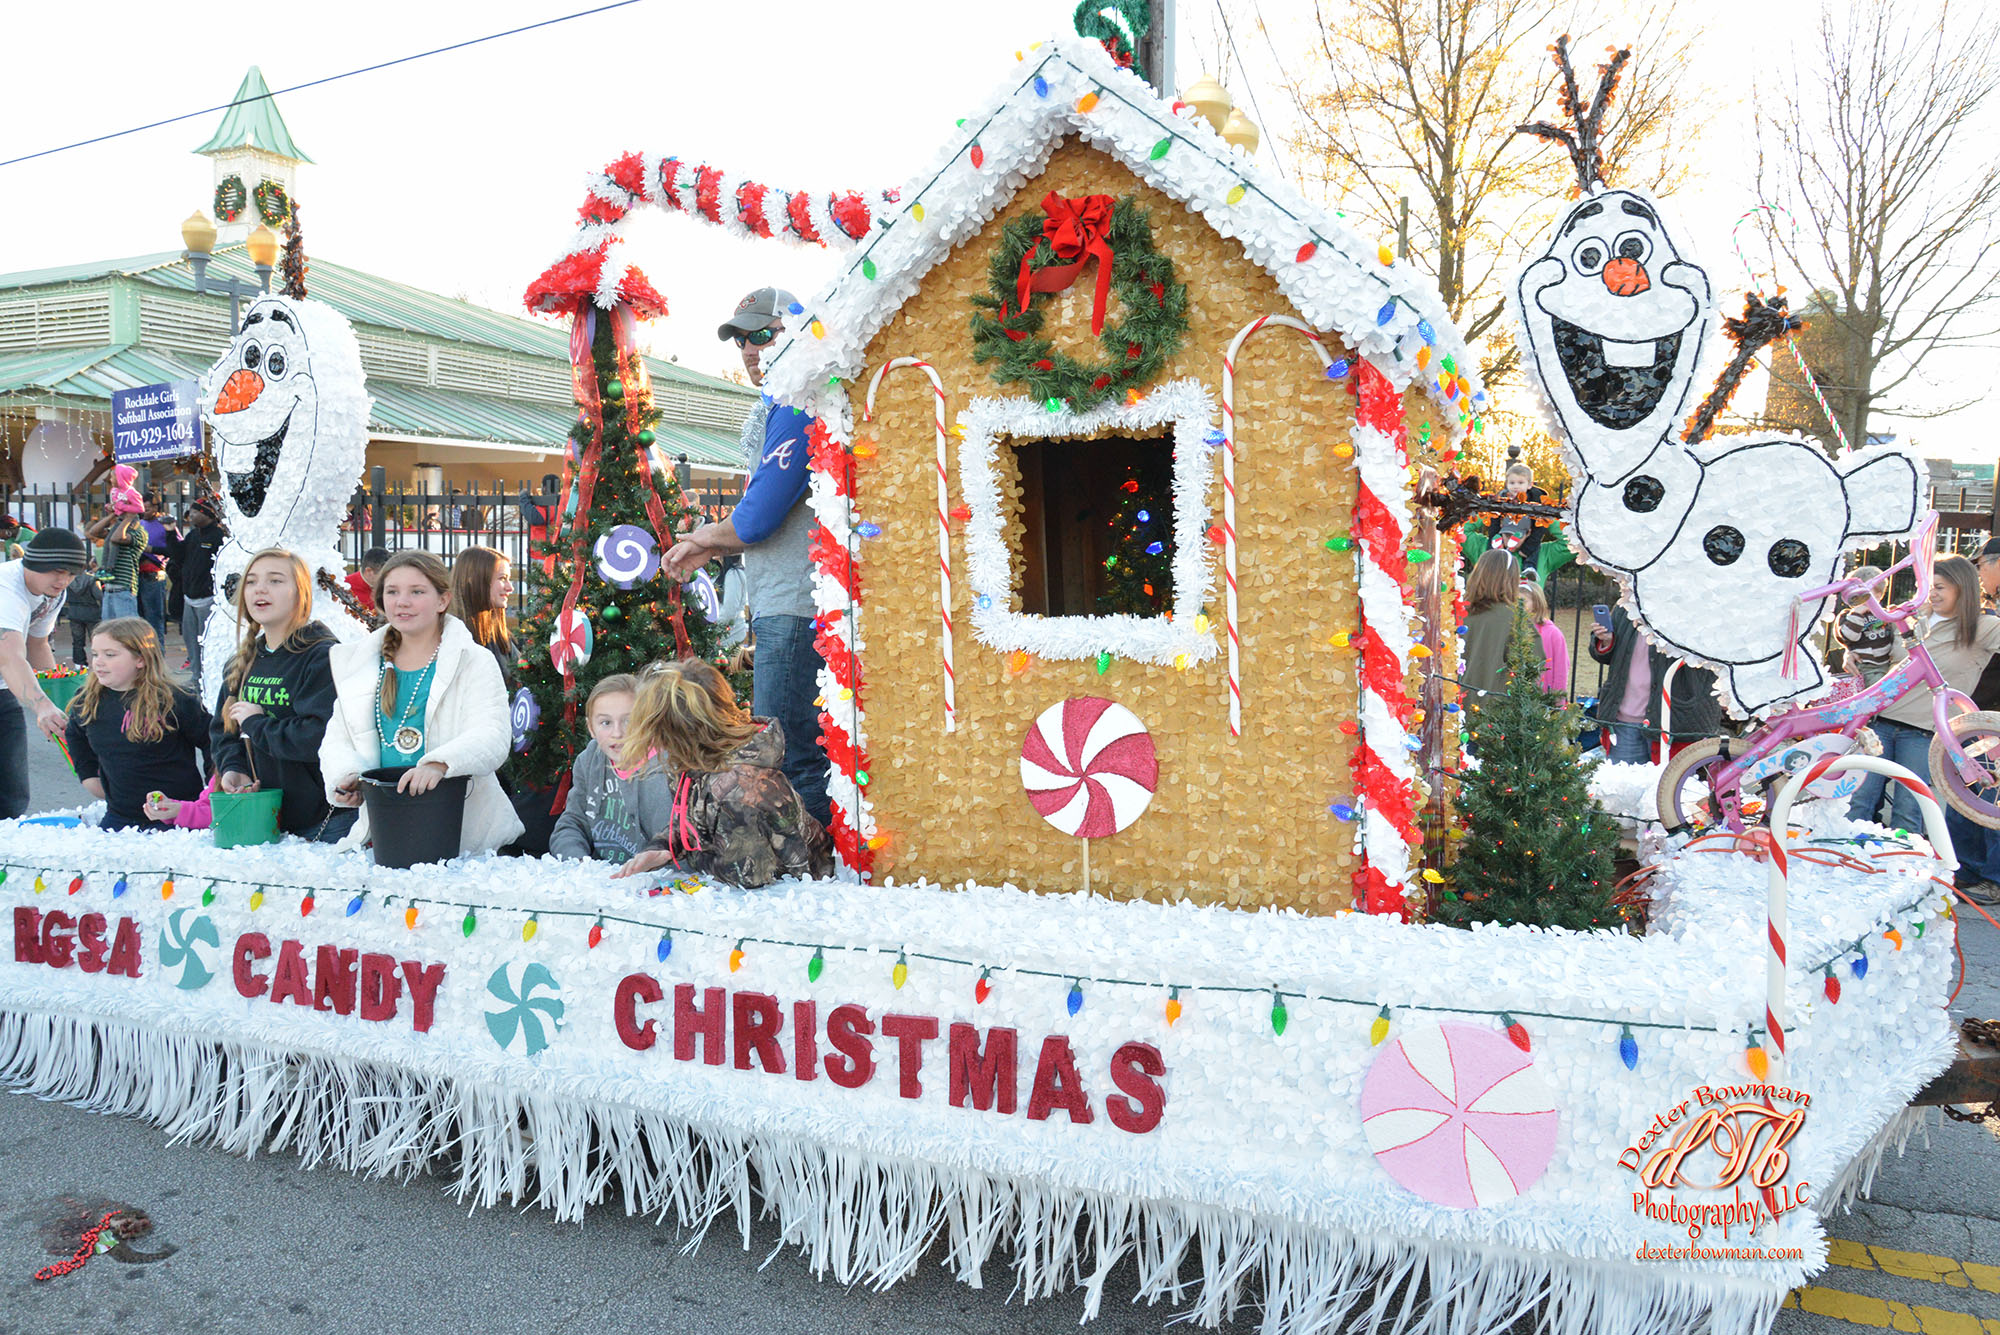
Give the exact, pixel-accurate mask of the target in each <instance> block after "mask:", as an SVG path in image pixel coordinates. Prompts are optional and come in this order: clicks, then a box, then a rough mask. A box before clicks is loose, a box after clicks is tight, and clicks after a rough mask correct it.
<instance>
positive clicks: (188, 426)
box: [111, 380, 201, 464]
mask: <svg viewBox="0 0 2000 1335" xmlns="http://www.w3.org/2000/svg"><path fill="white" fill-rule="evenodd" d="M200 449H201V386H200V384H199V383H197V382H196V381H193V380H169V381H167V382H166V383H165V384H161V385H140V386H139V387H138V388H137V389H116V390H113V391H112V392H111V452H112V454H113V455H115V456H116V457H117V459H118V462H119V463H122V464H143V463H150V462H152V461H153V460H155V459H179V458H183V457H185V456H187V455H190V454H194V453H197V452H198V451H199V450H200Z"/></svg>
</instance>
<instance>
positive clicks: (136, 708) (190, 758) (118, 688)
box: [64, 617, 208, 830]
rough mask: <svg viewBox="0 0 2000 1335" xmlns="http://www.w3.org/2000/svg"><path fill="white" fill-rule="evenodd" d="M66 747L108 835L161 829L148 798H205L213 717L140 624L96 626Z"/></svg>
mask: <svg viewBox="0 0 2000 1335" xmlns="http://www.w3.org/2000/svg"><path fill="white" fill-rule="evenodd" d="M64 740H65V741H66V742H67V743H68V746H69V753H70V758H71V760H72V761H74V762H75V764H76V776H77V778H78V779H80V780H82V781H83V787H84V791H85V792H87V793H89V794H90V795H91V796H92V797H97V798H102V799H103V801H104V807H105V810H104V823H103V826H102V828H104V829H107V830H129V829H146V828H157V827H158V826H160V825H163V824H165V823H166V822H164V821H161V820H160V819H158V818H156V817H155V816H154V815H152V813H151V812H150V811H149V810H148V802H147V799H148V794H150V793H154V792H157V793H160V794H162V795H174V796H177V797H181V798H193V797H195V796H196V795H197V794H199V793H200V792H202V791H203V786H202V777H201V774H202V771H201V766H202V762H204V761H205V760H206V759H207V757H208V711H207V710H205V709H203V708H202V707H201V701H200V700H199V699H197V698H196V697H195V695H194V693H193V692H191V691H189V690H187V689H186V688H185V687H182V686H180V685H177V684H176V683H175V681H174V679H173V677H172V676H171V675H170V674H169V673H168V672H167V663H166V660H165V659H164V658H162V657H161V656H160V640H159V637H158V636H157V635H155V634H154V633H153V628H152V627H151V626H150V625H148V624H147V623H146V622H145V621H143V620H141V619H140V618H138V617H118V618H115V619H113V620H111V621H103V622H99V623H98V626H97V629H96V630H95V632H93V633H92V635H91V637H90V672H89V675H88V676H87V678H86V679H85V681H84V683H83V689H81V690H79V691H78V692H77V693H76V698H75V699H73V700H71V701H70V705H69V723H68V726H67V729H66V735H65V738H64Z"/></svg>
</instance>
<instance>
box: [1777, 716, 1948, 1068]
mask: <svg viewBox="0 0 2000 1335" xmlns="http://www.w3.org/2000/svg"><path fill="white" fill-rule="evenodd" d="M1835 770H1864V771H1866V772H1867V773H1870V774H1885V775H1887V776H1888V777H1889V778H1891V779H1894V780H1895V781H1896V782H1897V783H1900V784H1902V785H1903V787H1905V788H1907V789H1909V790H1910V792H1911V793H1912V794H1913V795H1914V796H1915V797H1916V799H1917V808H1918V810H1920V811H1922V812H1923V816H1924V833H1925V835H1927V836H1928V837H1929V839H1930V841H1931V849H1932V851H1933V852H1935V853H1936V854H1937V858H1938V861H1940V862H1942V863H1943V864H1944V866H1945V869H1946V870H1947V871H1949V870H1951V869H1952V868H1954V867H1956V866H1958V855H1957V854H1956V853H1955V852H1953V851H1952V847H1951V831H1950V830H1949V829H1948V828H1946V826H1945V823H1944V812H1943V811H1942V810H1940V809H1939V807H1938V804H1937V798H1936V797H1934V796H1933V795H1932V793H1931V790H1930V788H1929V786H1928V785H1926V784H1925V783H1924V781H1923V780H1922V779H1919V778H1918V777H1917V776H1916V775H1914V774H1912V773H1910V771H1908V770H1906V769H1904V768H1903V767H1902V766H1901V765H1898V764H1897V763H1895V762H1894V761H1893V760H1884V759H1882V757H1880V756H1862V755H1855V754H1853V753H1851V752H1850V753H1848V754H1845V755H1840V754H1835V755H1829V756H1822V757H1820V758H1819V760H1817V761H1815V762H1814V763H1813V764H1811V765H1808V766H1806V768H1804V769H1802V770H1800V771H1799V772H1798V773H1797V774H1794V775H1793V776H1792V777H1791V778H1789V779H1787V780H1786V781H1785V786H1784V787H1783V788H1782V789H1780V790H1779V791H1778V799H1777V801H1776V802H1774V803H1772V805H1771V834H1772V839H1771V861H1770V865H1769V870H1768V872H1767V873H1766V875H1767V877H1768V880H1767V882H1766V885H1767V889H1768V896H1767V903H1766V906H1765V916H1766V934H1767V935H1768V936H1769V938H1770V948H1771V950H1770V956H1769V958H1768V959H1767V960H1766V962H1765V965H1766V967H1765V971H1764V1031H1765V1034H1766V1036H1767V1037H1766V1040H1765V1041H1766V1044H1767V1046H1766V1047H1765V1049H1764V1053H1765V1055H1766V1056H1767V1057H1768V1058H1769V1059H1770V1062H1771V1075H1772V1078H1773V1079H1775V1078H1777V1077H1778V1076H1779V1075H1781V1074H1782V1073H1783V1071H1784V1062H1785V1019H1786V1015H1785V965H1786V956H1787V954H1788V953H1789V952H1788V951H1787V949H1786V938H1785V894H1786V886H1785V880H1786V874H1787V871H1788V870H1789V869H1788V867H1787V859H1786V856H1785V832H1786V829H1787V828H1788V826H1789V824H1790V820H1791V814H1792V803H1793V802H1794V801H1795V800H1796V799H1797V798H1798V795H1799V793H1800V792H1801V791H1802V790H1804V789H1805V788H1806V786H1807V785H1809V784H1812V783H1815V782H1817V781H1818V780H1819V779H1820V778H1821V777H1822V776H1823V775H1826V774H1830V773H1832V772H1833V771H1835ZM1773 1048H1775V1049H1776V1051H1773V1050H1772V1049H1773Z"/></svg>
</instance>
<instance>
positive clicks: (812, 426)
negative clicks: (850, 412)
mask: <svg viewBox="0 0 2000 1335" xmlns="http://www.w3.org/2000/svg"><path fill="white" fill-rule="evenodd" d="M806 460H807V462H808V463H810V464H811V465H812V467H813V471H815V472H818V473H824V474H826V475H827V476H828V477H830V478H831V479H832V480H833V490H834V494H835V495H836V496H852V495H853V494H854V456H853V455H851V454H849V453H848V452H847V447H846V446H845V445H843V444H841V443H840V442H839V441H838V440H835V439H834V437H833V433H832V432H830V431H828V430H827V429H826V423H825V422H824V421H822V420H821V419H820V418H817V417H815V418H813V420H812V421H811V422H809V423H807V424H806Z"/></svg>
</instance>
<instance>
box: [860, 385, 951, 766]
mask: <svg viewBox="0 0 2000 1335" xmlns="http://www.w3.org/2000/svg"><path fill="white" fill-rule="evenodd" d="M899 366H914V367H916V368H917V369H918V370H919V371H922V372H923V373H924V375H925V376H926V377H928V378H929V380H930V382H931V393H932V394H933V395H935V396H936V398H935V408H934V412H933V416H932V420H933V421H934V423H935V425H936V427H937V521H938V618H939V620H940V621H941V622H942V624H943V628H944V640H943V652H944V730H945V731H946V732H957V731H958V692H957V684H958V678H957V675H956V673H955V672H954V670H953V666H952V656H951V496H950V494H949V491H948V490H947V486H946V482H945V450H944V382H943V381H941V380H939V379H938V373H937V371H936V369H935V368H933V367H932V366H931V364H930V363H929V362H927V361H925V360H923V359H922V358H921V357H891V358H890V359H889V360H888V361H886V362H884V363H883V364H882V365H881V366H878V367H876V368H875V374H874V375H873V376H872V377H870V378H869V381H868V406H867V408H866V409H865V410H864V411H863V413H862V420H863V421H866V422H872V421H874V420H875V391H876V389H877V388H879V387H880V386H881V384H882V377H883V376H884V375H886V374H887V373H889V372H890V371H893V370H895V369H896V368H897V367H899Z"/></svg>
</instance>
